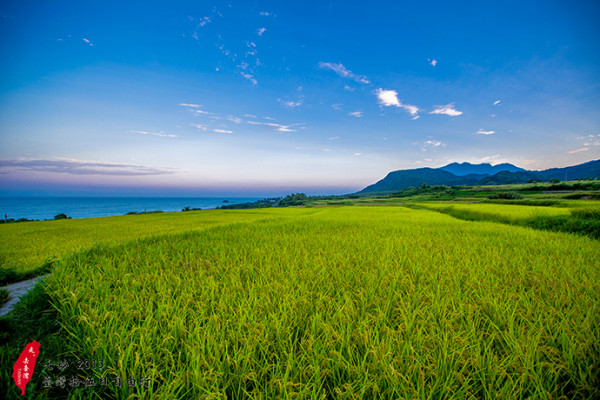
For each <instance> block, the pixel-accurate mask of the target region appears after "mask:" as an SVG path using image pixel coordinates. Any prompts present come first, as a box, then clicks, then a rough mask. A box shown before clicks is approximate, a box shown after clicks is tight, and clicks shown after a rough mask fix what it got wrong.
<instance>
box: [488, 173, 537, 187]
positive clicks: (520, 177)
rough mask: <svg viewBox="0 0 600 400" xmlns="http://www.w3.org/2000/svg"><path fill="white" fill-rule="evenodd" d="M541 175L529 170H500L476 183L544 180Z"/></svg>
mask: <svg viewBox="0 0 600 400" xmlns="http://www.w3.org/2000/svg"><path fill="white" fill-rule="evenodd" d="M544 180H546V179H544V177H543V176H541V175H540V174H537V173H535V172H531V171H525V170H523V171H517V172H508V171H502V172H498V173H497V174H494V175H492V176H487V177H485V178H483V179H482V180H480V181H479V182H477V184H478V185H510V184H514V183H527V182H531V181H544Z"/></svg>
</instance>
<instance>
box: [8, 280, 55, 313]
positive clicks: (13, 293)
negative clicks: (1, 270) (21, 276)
mask: <svg viewBox="0 0 600 400" xmlns="http://www.w3.org/2000/svg"><path fill="white" fill-rule="evenodd" d="M48 275H49V274H47V275H42V276H36V277H35V278H31V279H28V280H26V281H21V282H17V283H13V284H11V285H7V286H3V287H2V288H3V289H6V290H8V293H9V294H10V299H9V300H8V301H7V302H6V303H5V304H4V305H3V306H2V308H0V317H3V316H5V315H6V314H8V313H9V312H11V311H12V309H13V308H15V306H16V305H17V303H18V302H19V300H21V297H23V296H25V294H27V292H29V291H30V290H31V289H33V287H34V286H35V284H36V283H38V282H39V281H40V280H41V279H43V278H45V277H47V276H48Z"/></svg>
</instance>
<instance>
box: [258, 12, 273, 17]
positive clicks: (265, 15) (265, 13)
mask: <svg viewBox="0 0 600 400" xmlns="http://www.w3.org/2000/svg"><path fill="white" fill-rule="evenodd" d="M258 15H262V16H263V17H268V16H269V15H273V13H271V12H268V11H261V12H259V13H258Z"/></svg>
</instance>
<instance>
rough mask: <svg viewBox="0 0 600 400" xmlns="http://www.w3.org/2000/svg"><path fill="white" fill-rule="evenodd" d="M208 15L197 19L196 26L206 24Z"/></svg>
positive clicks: (208, 20)
mask: <svg viewBox="0 0 600 400" xmlns="http://www.w3.org/2000/svg"><path fill="white" fill-rule="evenodd" d="M210 21H211V20H210V17H203V18H200V19H198V26H206V24H208V23H209V22H210Z"/></svg>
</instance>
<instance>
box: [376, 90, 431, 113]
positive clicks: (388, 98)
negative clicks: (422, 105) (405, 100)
mask: <svg viewBox="0 0 600 400" xmlns="http://www.w3.org/2000/svg"><path fill="white" fill-rule="evenodd" d="M375 94H376V95H377V99H378V100H379V104H381V105H384V106H386V107H391V106H395V107H399V108H402V109H403V110H404V111H406V112H407V113H409V114H410V115H412V116H413V117H417V114H418V113H419V111H420V110H419V107H417V106H413V105H410V104H402V103H401V102H400V101H399V100H398V92H396V91H395V90H383V89H381V88H380V89H377V90H376V91H375ZM413 119H416V118H413Z"/></svg>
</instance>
